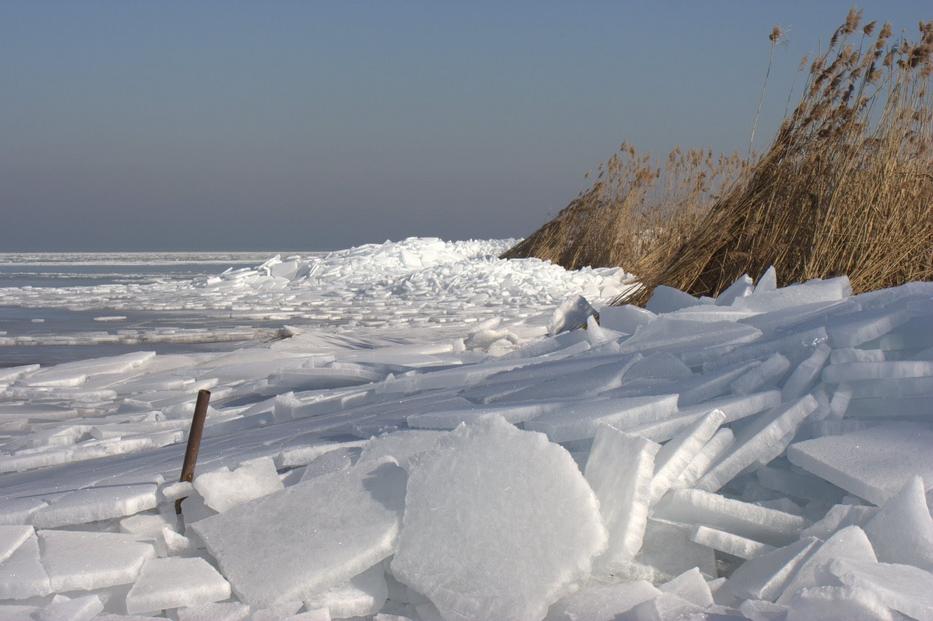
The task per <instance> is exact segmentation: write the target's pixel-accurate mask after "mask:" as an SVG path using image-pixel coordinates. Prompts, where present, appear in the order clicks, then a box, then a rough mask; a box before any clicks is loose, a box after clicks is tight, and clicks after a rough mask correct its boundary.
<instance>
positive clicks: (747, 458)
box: [697, 395, 819, 492]
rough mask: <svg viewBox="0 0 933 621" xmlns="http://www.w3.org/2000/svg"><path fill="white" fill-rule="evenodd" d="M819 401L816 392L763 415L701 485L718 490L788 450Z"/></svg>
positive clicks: (744, 431) (743, 434) (711, 490)
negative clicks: (756, 465)
mask: <svg viewBox="0 0 933 621" xmlns="http://www.w3.org/2000/svg"><path fill="white" fill-rule="evenodd" d="M818 406H819V404H818V403H817V401H816V399H815V398H813V396H812V395H806V396H805V397H801V398H800V399H798V400H796V401H793V402H791V403H788V404H785V405H783V406H780V407H777V408H775V409H774V410H772V411H771V412H769V413H767V414H762V415H761V416H760V417H759V418H758V419H757V420H755V421H753V422H752V423H751V424H750V426H749V427H748V428H747V429H744V430H742V432H740V433H739V436H738V437H737V438H736V441H735V444H734V445H733V446H732V448H731V450H730V451H729V453H728V454H727V455H726V456H724V457H723V458H722V459H721V460H720V461H719V462H717V463H716V464H714V465H713V466H712V467H711V468H710V469H709V471H708V472H707V473H706V474H705V475H703V478H701V479H700V481H699V482H698V483H697V488H698V489H702V490H706V491H708V492H715V491H717V490H719V489H720V488H722V486H723V485H725V484H726V483H728V482H729V481H731V480H732V479H733V478H735V477H736V475H738V474H739V473H740V472H742V471H743V470H745V469H746V468H748V467H749V466H751V465H752V464H755V463H760V464H767V463H768V462H770V461H771V460H773V459H774V458H775V457H777V456H778V455H780V454H781V453H783V452H784V449H785V448H786V447H787V444H788V443H789V442H790V439H791V438H792V437H793V434H794V433H795V432H796V431H797V428H798V427H799V426H800V425H801V423H803V421H804V420H806V418H807V417H808V416H810V414H812V413H813V412H814V411H815V410H816V409H817V407H818Z"/></svg>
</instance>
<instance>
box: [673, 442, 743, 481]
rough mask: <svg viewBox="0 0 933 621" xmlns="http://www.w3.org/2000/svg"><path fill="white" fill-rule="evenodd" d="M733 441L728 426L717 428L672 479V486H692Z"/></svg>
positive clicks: (720, 457)
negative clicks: (675, 477) (678, 474)
mask: <svg viewBox="0 0 933 621" xmlns="http://www.w3.org/2000/svg"><path fill="white" fill-rule="evenodd" d="M734 442H735V434H733V433H732V430H731V429H729V428H728V427H723V428H721V429H719V431H717V432H716V433H715V435H713V437H712V438H710V441H709V442H707V443H706V444H705V445H704V446H703V448H702V449H700V452H699V453H697V454H696V455H695V456H694V457H693V459H691V460H690V463H688V464H687V467H686V468H684V470H683V472H681V473H680V476H678V477H677V479H675V480H674V483H673V484H672V487H676V488H682V487H693V486H694V485H695V484H696V482H697V481H699V480H700V478H701V477H702V476H703V475H704V474H706V472H707V470H709V467H710V465H712V464H714V463H716V462H717V461H719V460H720V459H722V457H723V456H724V455H725V454H726V452H727V451H728V450H729V448H730V447H731V446H732V444H733V443H734Z"/></svg>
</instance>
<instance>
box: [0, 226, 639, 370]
mask: <svg viewBox="0 0 933 621" xmlns="http://www.w3.org/2000/svg"><path fill="white" fill-rule="evenodd" d="M514 241H515V240H480V241H466V242H444V241H441V240H438V239H429V238H412V239H408V240H403V241H401V242H386V243H384V244H369V245H365V246H360V247H357V248H351V249H347V250H341V251H335V252H330V253H323V252H303V253H280V254H275V253H271V252H269V253H256V252H228V253H216V252H214V253H95V254H85V253H3V254H0V367H4V366H6V367H9V366H16V365H23V364H35V363H39V364H43V365H48V364H57V363H61V362H67V361H71V360H78V359H83V358H89V357H99V356H107V355H117V354H122V353H126V352H130V351H134V350H137V349H140V348H145V349H147V350H150V351H156V352H158V353H184V352H199V351H218V350H221V351H222V350H228V349H231V348H234V347H238V346H242V345H244V344H245V343H248V342H255V343H260V342H267V341H271V340H275V339H276V338H279V337H280V336H281V334H282V333H283V330H286V328H285V326H290V328H288V330H290V329H291V328H298V329H299V330H324V331H331V330H336V331H338V332H339V331H346V330H351V331H358V330H359V329H376V330H380V331H381V330H382V329H384V328H389V327H395V328H405V327H408V326H412V325H445V324H449V325H463V324H469V323H475V322H478V321H482V320H485V319H488V318H491V317H503V318H505V319H514V320H522V319H525V318H527V317H529V316H532V315H535V314H537V313H539V312H541V311H542V310H543V309H545V308H551V307H552V306H553V305H554V304H556V303H559V302H560V301H561V299H563V297H565V296H566V295H567V294H568V293H570V292H572V291H584V292H585V293H586V294H588V296H589V298H590V299H594V300H602V299H608V298H609V297H611V296H612V295H615V294H616V293H618V292H619V291H620V290H621V286H622V285H621V283H622V281H623V280H624V278H625V274H624V273H623V272H622V271H621V270H611V269H610V270H606V269H603V270H583V271H581V272H566V271H565V270H563V269H562V268H560V267H557V266H554V265H551V264H549V263H545V262H541V261H537V260H525V261H517V262H507V261H501V260H499V259H497V258H496V257H497V256H498V254H499V253H501V252H502V251H503V250H505V249H506V248H508V247H509V246H510V245H511V244H513V243H514ZM503 310H504V313H503V312H500V311H503Z"/></svg>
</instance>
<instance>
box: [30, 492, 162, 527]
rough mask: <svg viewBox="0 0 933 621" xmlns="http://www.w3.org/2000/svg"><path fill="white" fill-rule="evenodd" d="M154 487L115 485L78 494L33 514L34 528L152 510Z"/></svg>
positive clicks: (153, 506) (75, 493)
mask: <svg viewBox="0 0 933 621" xmlns="http://www.w3.org/2000/svg"><path fill="white" fill-rule="evenodd" d="M156 504H157V499H156V486H155V485H149V484H145V485H118V486H103V487H94V488H90V489H81V490H77V491H74V492H71V493H68V494H65V495H64V496H61V497H59V498H57V499H55V500H54V501H53V502H52V504H50V505H49V506H47V507H43V508H41V509H39V510H38V511H36V512H35V513H33V514H32V518H31V521H32V523H33V525H34V526H35V527H36V528H58V527H60V526H71V525H73V524H86V523H88V522H96V521H99V520H108V519H111V518H117V517H125V516H128V515H133V514H134V513H139V512H140V511H146V510H147V509H153V508H155V506H156Z"/></svg>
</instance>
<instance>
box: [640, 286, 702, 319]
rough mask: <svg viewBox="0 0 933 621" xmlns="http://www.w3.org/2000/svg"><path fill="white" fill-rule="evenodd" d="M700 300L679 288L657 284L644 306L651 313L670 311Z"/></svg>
mask: <svg viewBox="0 0 933 621" xmlns="http://www.w3.org/2000/svg"><path fill="white" fill-rule="evenodd" d="M697 304H700V300H698V299H697V298H695V297H693V296H692V295H690V294H689V293H684V292H683V291H681V290H680V289H675V288H673V287H668V286H667V285H658V286H657V287H655V288H654V291H652V292H651V297H650V298H649V299H648V303H647V304H645V308H646V309H647V310H649V311H651V312H652V313H658V314H660V313H671V312H674V311H675V310H678V309H681V308H686V307H687V306H696V305H697Z"/></svg>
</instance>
